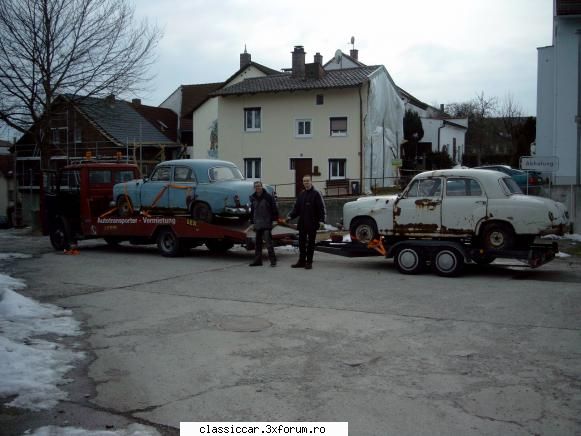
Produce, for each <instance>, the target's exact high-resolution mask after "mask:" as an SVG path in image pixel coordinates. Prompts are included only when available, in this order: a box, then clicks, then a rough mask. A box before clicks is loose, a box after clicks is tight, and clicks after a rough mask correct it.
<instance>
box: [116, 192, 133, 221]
mask: <svg viewBox="0 0 581 436" xmlns="http://www.w3.org/2000/svg"><path fill="white" fill-rule="evenodd" d="M132 210H133V208H132V206H131V200H130V199H129V197H127V196H126V195H121V196H120V197H119V198H118V199H117V214H118V215H119V216H120V217H128V216H131V211H132Z"/></svg>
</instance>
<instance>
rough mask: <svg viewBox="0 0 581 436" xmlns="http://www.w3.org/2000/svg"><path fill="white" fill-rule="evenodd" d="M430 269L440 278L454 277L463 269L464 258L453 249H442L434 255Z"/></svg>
mask: <svg viewBox="0 0 581 436" xmlns="http://www.w3.org/2000/svg"><path fill="white" fill-rule="evenodd" d="M432 267H433V268H434V271H435V272H436V274H438V275H440V276H442V277H456V276H458V275H459V274H460V273H461V272H462V270H463V269H464V256H462V254H461V253H460V252H459V251H458V250H456V249H454V248H442V249H440V250H438V251H436V253H435V254H434V258H433V260H432Z"/></svg>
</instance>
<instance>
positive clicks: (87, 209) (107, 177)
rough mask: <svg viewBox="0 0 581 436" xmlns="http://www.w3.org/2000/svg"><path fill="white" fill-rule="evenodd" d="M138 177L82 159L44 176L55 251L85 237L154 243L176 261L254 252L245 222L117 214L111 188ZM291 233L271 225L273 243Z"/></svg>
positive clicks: (289, 238)
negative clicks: (203, 250) (193, 253)
mask: <svg viewBox="0 0 581 436" xmlns="http://www.w3.org/2000/svg"><path fill="white" fill-rule="evenodd" d="M137 178H139V168H138V167H137V165H134V164H131V163H127V162H122V161H112V162H102V161H81V162H79V163H74V164H71V165H67V166H65V167H63V168H62V169H61V170H59V171H58V172H54V171H53V172H49V173H47V174H46V177H45V179H46V180H47V183H46V188H45V196H44V202H45V208H46V211H47V213H46V214H47V224H48V226H47V227H48V235H49V236H50V242H51V244H52V246H53V247H54V249H55V250H59V251H63V250H68V249H70V247H71V246H73V245H76V243H77V241H80V240H86V239H99V238H101V239H104V240H105V241H106V242H107V243H108V244H109V245H117V244H119V243H121V242H124V241H129V243H131V244H135V245H147V244H157V248H158V250H159V252H160V254H161V255H162V256H166V257H176V256H180V255H182V254H185V253H186V252H187V251H188V250H189V249H191V248H194V247H196V246H200V245H205V246H206V247H207V248H208V250H210V251H214V252H225V251H227V250H229V249H230V248H232V247H233V246H234V245H241V246H244V247H246V248H247V249H249V250H250V249H253V248H254V236H255V234H254V232H253V231H252V230H251V225H250V224H249V222H248V220H241V219H239V218H232V219H227V218H223V219H221V220H215V221H213V222H212V223H211V224H210V223H207V222H205V221H201V220H196V219H194V218H192V217H191V216H190V215H188V214H183V215H179V214H167V215H161V214H159V213H157V212H155V210H150V211H147V210H143V211H140V212H138V213H137V212H136V213H134V214H133V215H130V216H125V214H123V216H121V214H119V213H117V207H116V206H114V202H113V186H114V185H115V184H117V183H120V182H125V181H128V180H132V179H137ZM295 233H296V231H294V230H292V229H290V228H287V227H282V226H275V228H274V229H273V232H272V238H273V242H274V243H275V245H279V246H280V245H287V244H291V243H292V242H293V236H294V234H295Z"/></svg>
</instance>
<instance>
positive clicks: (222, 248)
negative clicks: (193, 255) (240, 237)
mask: <svg viewBox="0 0 581 436" xmlns="http://www.w3.org/2000/svg"><path fill="white" fill-rule="evenodd" d="M206 247H208V250H210V251H213V252H214V253H225V252H227V251H228V250H230V249H231V248H232V247H234V244H233V243H232V242H230V241H226V240H224V239H208V240H207V241H206Z"/></svg>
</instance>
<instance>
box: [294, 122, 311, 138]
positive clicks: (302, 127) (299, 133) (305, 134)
mask: <svg viewBox="0 0 581 436" xmlns="http://www.w3.org/2000/svg"><path fill="white" fill-rule="evenodd" d="M312 136H313V135H312V134H311V120H296V122H295V137H297V138H311V137H312Z"/></svg>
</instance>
